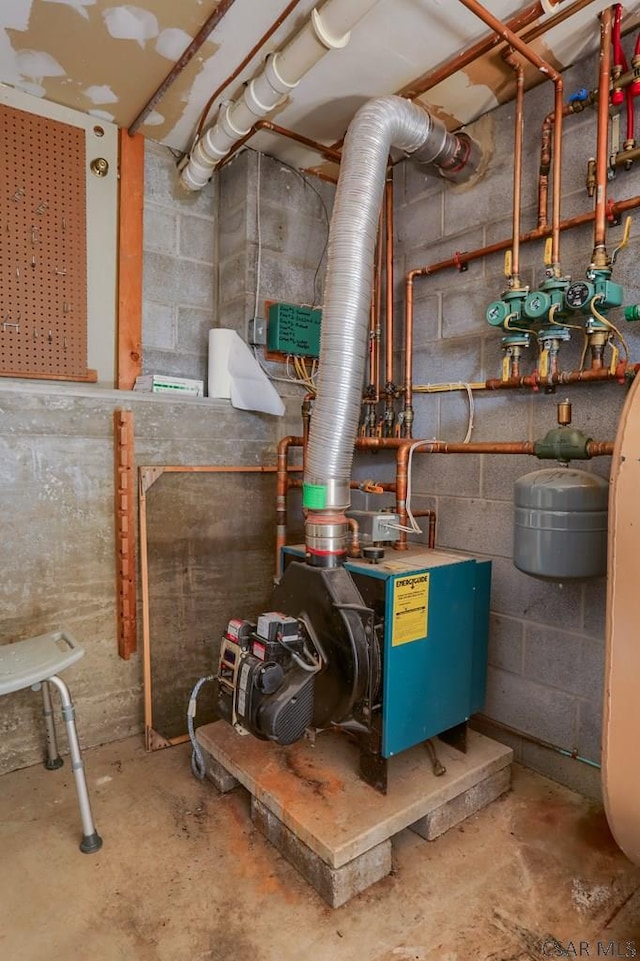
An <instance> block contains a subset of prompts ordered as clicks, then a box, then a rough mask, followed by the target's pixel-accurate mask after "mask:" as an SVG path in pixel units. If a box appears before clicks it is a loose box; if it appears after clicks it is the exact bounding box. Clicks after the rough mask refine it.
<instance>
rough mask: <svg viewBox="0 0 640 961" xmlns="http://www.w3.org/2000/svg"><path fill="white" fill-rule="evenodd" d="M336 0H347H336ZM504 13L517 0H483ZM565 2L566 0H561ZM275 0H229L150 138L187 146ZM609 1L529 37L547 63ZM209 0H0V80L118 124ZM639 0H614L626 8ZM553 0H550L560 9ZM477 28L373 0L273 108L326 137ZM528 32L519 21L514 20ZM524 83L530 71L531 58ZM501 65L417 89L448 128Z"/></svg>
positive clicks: (279, 34) (227, 94) (570, 56)
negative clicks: (337, 45)
mask: <svg viewBox="0 0 640 961" xmlns="http://www.w3.org/2000/svg"><path fill="white" fill-rule="evenodd" d="M345 2H346V3H348V2H349V0H345ZM485 2H486V6H487V7H488V9H490V10H491V12H492V13H494V14H495V15H496V16H498V17H500V18H502V19H506V18H508V17H509V16H512V15H513V14H514V13H516V12H517V11H518V10H520V9H522V8H523V7H524V6H526V5H528V3H523V2H522V0H485ZM570 3H571V0H565V6H567V7H568V6H569V5H570ZM286 5H287V2H286V0H260V2H259V3H257V2H256V0H236V2H235V3H234V4H233V5H232V6H231V8H230V9H229V10H228V12H227V13H226V14H225V15H224V16H223V17H222V19H221V21H220V22H219V24H218V25H217V27H216V28H215V29H214V31H213V33H212V34H211V35H210V36H209V38H208V40H207V41H206V42H205V43H204V45H203V46H202V47H201V48H200V50H199V51H198V53H197V54H196V56H195V57H194V58H193V60H192V61H191V62H190V63H189V65H188V66H187V67H186V69H185V70H184V71H183V73H182V74H181V75H180V76H179V77H178V79H177V80H176V82H175V83H174V84H173V86H172V87H171V89H170V90H169V91H168V92H167V93H166V94H165V96H164V97H163V98H162V100H161V101H160V102H159V103H158V104H157V105H156V108H155V110H154V111H153V112H152V113H151V114H150V115H149V117H148V118H147V120H146V123H145V124H144V126H143V127H142V128H141V129H142V132H143V133H144V134H145V135H146V136H148V137H150V138H151V139H153V140H157V141H159V142H162V143H165V144H167V145H168V146H171V147H173V148H176V149H178V150H184V149H186V148H187V147H188V146H189V144H190V142H191V139H192V136H193V132H194V129H195V126H196V124H197V122H198V118H199V116H200V113H201V111H202V109H203V106H204V104H205V103H206V101H207V100H208V98H209V96H210V95H211V93H212V92H213V90H215V89H216V88H217V87H218V86H219V85H220V84H222V83H223V82H224V81H225V79H226V78H227V77H228V76H229V74H230V73H231V72H232V71H233V70H234V69H235V67H236V66H237V64H238V63H239V62H240V61H241V60H242V59H243V58H244V57H245V56H246V55H247V53H248V52H249V51H250V50H251V48H252V47H253V46H254V44H256V43H257V41H258V40H259V39H260V37H261V36H262V34H263V33H264V32H265V31H266V30H267V29H268V28H269V26H270V25H271V24H272V23H273V22H274V20H276V18H277V17H278V16H279V15H280V14H281V13H282V12H283V10H284V8H285V7H286ZM606 5H607V0H594V2H592V3H590V4H589V5H588V6H587V7H586V8H585V9H584V10H582V11H581V12H579V13H578V14H576V15H575V16H573V17H571V18H570V19H569V20H567V21H565V22H564V23H563V24H561V25H559V26H557V27H555V28H554V29H553V30H552V31H550V32H549V33H547V34H546V35H545V36H544V37H542V38H540V39H538V40H536V41H534V43H533V47H534V49H536V50H537V51H538V52H539V53H540V54H541V55H542V56H545V57H547V58H548V59H549V61H550V62H551V63H553V64H554V65H555V66H559V67H564V66H568V65H569V64H570V63H573V62H575V61H576V60H577V59H579V58H580V57H581V56H583V55H584V54H585V53H586V52H587V51H589V50H595V49H596V48H597V43H598V40H599V24H598V20H597V14H598V12H599V11H600V10H601V9H603V8H604V7H605V6H606ZM216 6H217V3H216V2H214V0H181V2H179V3H178V2H176V0H138V2H137V3H124V4H122V3H114V2H113V0H2V2H1V3H0V81H1V82H4V83H8V84H12V85H14V86H16V87H19V88H20V89H23V90H26V91H27V92H29V93H31V94H35V95H36V96H41V97H45V98H46V99H48V100H52V101H54V102H56V103H60V104H63V105H65V106H68V107H72V108H75V109H78V110H81V111H83V112H87V113H91V114H92V115H94V116H99V117H103V118H104V119H113V120H114V122H115V123H117V124H118V125H119V126H122V127H127V126H129V125H130V124H131V122H132V121H133V119H134V118H135V117H136V115H137V114H138V112H139V111H140V109H141V108H142V107H143V106H144V105H145V103H146V102H147V100H148V99H149V97H150V96H151V95H152V94H153V93H154V91H155V90H156V88H157V87H158V85H159V84H160V83H161V82H162V80H163V79H164V78H165V76H166V74H167V73H168V71H169V69H170V68H171V65H172V64H173V63H174V62H175V61H176V60H178V59H179V57H180V56H181V54H182V53H183V51H184V50H185V49H186V47H187V46H188V44H189V43H190V41H191V39H192V38H193V37H194V36H195V34H196V33H197V32H198V30H199V29H200V27H201V26H202V24H203V23H204V22H205V20H206V19H207V18H208V17H209V16H210V14H211V13H212V12H213V11H214V10H215V8H216ZM314 6H321V4H320V3H318V0H315V2H314V0H300V3H299V4H298V5H297V7H296V8H295V10H294V12H293V13H292V14H291V15H290V16H289V17H288V19H287V20H286V21H285V23H284V24H283V25H281V26H280V28H279V29H278V30H277V31H276V32H275V33H274V35H273V37H272V38H271V40H270V41H269V42H268V44H267V45H266V46H265V47H264V48H263V49H262V50H261V51H260V52H259V53H257V54H256V55H255V56H254V58H253V60H252V61H251V62H250V63H249V64H248V65H247V67H246V69H245V70H244V71H243V73H242V74H241V75H240V76H239V77H238V79H237V80H236V81H234V82H233V83H232V84H231V85H230V86H229V87H227V88H226V89H225V90H224V92H223V93H222V94H221V95H220V97H219V99H218V101H217V102H216V104H215V105H214V108H213V112H212V114H211V117H212V119H213V117H214V116H215V111H216V110H217V107H218V106H219V105H220V103H221V102H222V101H223V100H226V99H231V98H233V97H235V96H237V95H238V94H239V93H240V92H241V89H242V84H243V82H246V81H247V80H249V79H250V78H251V77H252V76H253V75H254V74H255V73H256V71H257V70H258V68H259V67H260V65H261V64H262V62H263V60H264V57H265V55H266V54H267V53H268V52H270V51H275V50H277V49H278V48H279V47H281V46H282V45H283V44H284V43H285V42H286V41H287V39H288V38H289V37H290V36H292V35H293V34H294V33H295V32H297V30H298V29H299V28H300V27H301V26H302V25H303V23H304V22H305V21H306V19H307V18H308V16H309V14H310V12H311V9H312V8H313V7H314ZM639 8H640V0H633V2H630V3H628V4H626V6H625V10H626V11H627V12H631V11H638V9H639ZM558 9H559V8H558ZM486 32H487V28H486V27H485V25H484V24H483V23H481V22H480V21H479V20H478V19H477V18H476V17H474V16H473V15H472V14H471V13H470V12H469V11H468V10H466V9H465V8H464V7H463V6H462V5H461V4H460V3H458V2H457V0H447V2H446V3H444V2H441V0H378V2H377V4H374V6H373V8H372V9H371V11H370V12H369V13H368V14H367V15H366V16H365V17H364V19H363V20H362V21H361V22H360V23H359V24H358V25H357V27H356V28H355V29H354V30H353V31H352V36H351V40H350V42H349V44H348V45H347V46H346V47H345V48H344V49H342V50H334V51H331V52H329V53H328V54H327V55H326V56H325V57H324V58H323V59H322V60H321V61H320V62H319V63H318V64H316V66H315V67H314V68H313V69H312V70H311V71H310V72H309V73H308V74H307V75H306V76H305V77H304V78H303V80H302V81H301V83H300V84H299V85H298V87H296V89H295V90H294V91H293V92H292V94H291V96H290V98H289V99H288V100H287V101H286V102H285V103H284V104H283V105H282V106H281V107H280V108H279V110H278V113H277V118H276V119H277V122H278V123H279V124H282V125H283V126H285V127H290V128H292V129H294V130H296V131H297V132H299V133H302V134H304V135H306V136H308V137H311V138H313V139H315V140H320V141H322V142H324V143H333V142H335V141H337V140H339V139H340V138H341V137H342V135H343V134H344V131H345V128H346V126H347V124H348V122H349V120H350V119H351V117H352V116H353V113H354V112H355V110H356V109H357V108H358V107H359V106H360V104H361V103H363V102H364V101H365V100H367V99H368V98H370V97H373V96H378V95H381V94H387V93H396V92H400V91H403V90H406V89H407V88H408V87H410V86H412V85H413V84H414V82H415V81H416V80H417V79H418V78H420V77H422V76H424V74H426V73H427V72H428V71H429V70H431V69H432V68H433V67H435V66H437V65H439V64H442V63H443V62H445V61H446V60H448V59H449V58H450V57H452V56H453V55H454V54H456V53H457V52H459V51H460V50H462V49H464V48H465V47H467V46H468V45H469V44H470V43H472V42H473V41H474V40H477V39H478V38H479V37H481V36H483V35H484V34H486ZM525 33H526V32H525ZM528 79H529V83H534V82H539V81H540V79H541V78H540V75H539V74H537V72H536V71H535V70H532V71H529V73H528ZM512 93H513V82H512V72H511V71H510V70H509V68H507V67H506V66H505V65H504V63H503V62H502V59H501V57H500V54H499V53H496V52H494V53H493V54H491V55H488V56H486V57H484V58H483V59H481V60H480V61H478V62H477V63H475V64H473V65H471V66H470V67H468V68H466V69H465V70H463V71H460V72H459V73H458V74H456V75H454V76H453V77H451V78H450V79H449V80H447V81H444V82H443V83H441V84H439V85H438V86H437V87H434V88H433V89H432V90H430V91H428V92H427V93H425V94H423V95H421V96H420V99H421V101H422V102H424V103H425V104H427V105H428V106H429V107H431V108H432V109H433V110H435V111H436V112H438V113H439V114H440V115H441V116H443V118H444V119H445V120H447V122H448V123H449V124H450V125H451V126H458V125H460V124H463V123H468V122H470V121H471V120H473V119H475V118H476V117H478V116H480V115H481V114H482V113H485V112H486V111H487V110H489V109H491V108H492V107H494V106H496V105H497V104H498V103H500V102H503V101H504V100H506V99H508V98H509V97H511V96H512ZM255 145H256V146H258V147H260V148H261V149H264V150H268V151H269V152H272V153H275V154H276V155H278V156H280V157H282V159H285V160H288V161H289V162H291V163H295V164H298V165H300V166H309V165H316V164H317V163H318V157H317V155H315V154H312V153H311V152H309V151H308V150H306V149H305V148H300V147H298V146H297V145H295V144H292V143H291V142H288V141H283V140H282V139H281V138H279V137H275V136H274V135H270V134H266V133H261V134H260V135H258V136H257V137H256V138H255Z"/></svg>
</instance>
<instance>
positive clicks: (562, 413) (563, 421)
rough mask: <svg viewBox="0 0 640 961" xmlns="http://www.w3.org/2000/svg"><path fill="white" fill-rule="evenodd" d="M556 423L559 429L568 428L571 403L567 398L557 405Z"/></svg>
mask: <svg viewBox="0 0 640 961" xmlns="http://www.w3.org/2000/svg"><path fill="white" fill-rule="evenodd" d="M558 423H559V425H560V427H568V426H569V424H570V423H571V401H570V400H569V399H568V398H567V399H565V400H561V401H559V403H558Z"/></svg>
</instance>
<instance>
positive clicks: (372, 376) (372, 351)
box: [367, 247, 377, 397]
mask: <svg viewBox="0 0 640 961" xmlns="http://www.w3.org/2000/svg"><path fill="white" fill-rule="evenodd" d="M376 263H377V247H376ZM375 383H376V277H375V270H374V277H373V283H372V285H371V307H370V308H369V383H368V384H367V388H368V391H367V397H368V396H369V391H370V390H371V388H372V387H374V385H375Z"/></svg>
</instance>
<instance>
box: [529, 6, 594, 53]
mask: <svg viewBox="0 0 640 961" xmlns="http://www.w3.org/2000/svg"><path fill="white" fill-rule="evenodd" d="M560 2H562V0H560ZM592 3H593V0H575V2H574V3H572V4H570V5H569V6H568V7H564V8H563V9H562V10H558V12H557V13H554V15H553V16H552V17H549V19H548V20H543V21H542V23H539V24H538V25H537V26H535V27H533V28H532V29H531V30H527V31H526V33H523V34H522V39H523V40H524V42H525V43H531V42H532V40H537V39H538V37H541V36H542V35H543V34H545V33H547V32H548V31H549V30H553V28H554V27H557V26H558V24H560V23H564V21H565V20H568V19H569V17H572V16H573V15H574V13H579V12H580V11H581V10H584V8H585V7H588V6H589V5H590V4H592Z"/></svg>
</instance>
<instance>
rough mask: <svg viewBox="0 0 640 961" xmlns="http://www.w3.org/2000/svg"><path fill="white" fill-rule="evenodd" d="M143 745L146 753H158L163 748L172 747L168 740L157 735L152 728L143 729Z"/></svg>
mask: <svg viewBox="0 0 640 961" xmlns="http://www.w3.org/2000/svg"><path fill="white" fill-rule="evenodd" d="M144 743H145V748H146V750H147V751H160V750H162V749H163V748H165V747H172V746H173V745H172V743H171V741H170V740H169V739H168V738H166V737H163V736H162V734H158V732H157V731H154V730H153V728H152V727H147V728H145V732H144Z"/></svg>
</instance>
